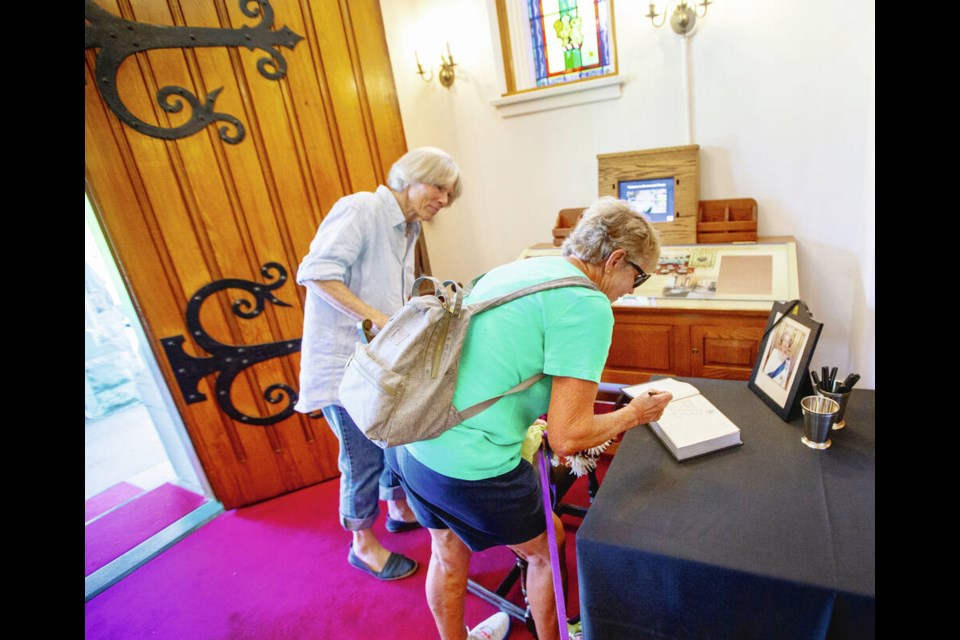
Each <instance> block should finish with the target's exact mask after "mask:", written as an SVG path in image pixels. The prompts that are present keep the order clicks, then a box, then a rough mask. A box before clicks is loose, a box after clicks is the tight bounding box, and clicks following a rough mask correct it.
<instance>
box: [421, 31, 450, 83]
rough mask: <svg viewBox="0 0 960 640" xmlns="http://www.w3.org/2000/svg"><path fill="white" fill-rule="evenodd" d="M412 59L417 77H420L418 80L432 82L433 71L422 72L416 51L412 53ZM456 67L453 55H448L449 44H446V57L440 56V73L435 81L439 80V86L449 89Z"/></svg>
mask: <svg viewBox="0 0 960 640" xmlns="http://www.w3.org/2000/svg"><path fill="white" fill-rule="evenodd" d="M413 56H414V58H416V60H417V75H419V76H420V79H421V80H423V81H424V82H430V81H431V80H433V69H429V70H428V71H424V70H423V65H421V64H420V56H419V55H418V54H417V52H416V51H414V52H413ZM455 66H457V65H456V63H454V61H453V54H452V53H450V43H449V42H448V43H447V55H446V56H444V55H443V54H442V53H441V54H440V73H438V74H437V79H438V80H440V84H442V85H443V86H445V87H449V86H450V85H452V84H453V81H454V73H453V68H454V67H455Z"/></svg>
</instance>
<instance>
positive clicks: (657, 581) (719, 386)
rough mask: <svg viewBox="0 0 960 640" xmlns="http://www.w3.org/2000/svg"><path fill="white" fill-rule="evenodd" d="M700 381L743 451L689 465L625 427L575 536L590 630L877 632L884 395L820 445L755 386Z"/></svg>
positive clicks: (746, 637)
mask: <svg viewBox="0 0 960 640" xmlns="http://www.w3.org/2000/svg"><path fill="white" fill-rule="evenodd" d="M689 382H691V383H692V384H694V385H695V386H696V387H697V388H699V389H700V391H701V393H703V395H704V396H706V397H707V398H708V399H709V400H710V401H711V402H713V403H714V404H715V405H716V406H717V408H718V409H720V410H721V411H723V413H724V414H726V415H727V417H729V418H730V419H731V420H733V421H734V422H735V423H736V424H737V425H738V426H739V427H740V429H741V432H742V437H743V446H741V447H736V448H734V449H728V450H725V451H718V452H715V453H711V454H709V455H707V456H703V457H701V458H695V459H692V460H687V461H685V462H682V463H678V462H676V461H675V460H674V459H673V458H672V457H671V455H670V454H669V453H668V452H667V450H666V448H665V447H664V446H663V445H662V444H661V443H660V441H659V440H658V439H657V438H656V436H654V435H653V433H651V432H650V430H649V428H647V427H646V426H641V427H637V428H636V429H633V430H631V431H628V432H627V433H626V434H625V436H624V438H623V441H622V442H621V444H620V447H619V449H618V450H617V454H616V456H614V459H613V462H612V463H611V465H610V468H609V469H608V471H607V473H606V475H605V476H604V479H603V483H602V484H601V485H600V489H599V492H598V493H597V496H596V499H595V500H594V501H593V503H592V504H591V505H590V509H589V511H588V512H587V515H586V518H585V519H584V521H583V524H582V525H581V526H580V529H579V530H578V531H577V538H576V551H577V567H578V576H579V578H578V579H579V591H580V614H581V619H582V620H583V630H584V637H585V638H601V639H602V640H619V639H624V640H641V639H643V638H657V639H661V638H713V639H717V640H723V639H729V640H751V639H756V640H768V639H770V638H792V639H802V640H808V639H816V640H821V639H823V638H828V637H829V638H831V639H844V638H850V639H851V640H864V639H869V638H873V637H875V635H876V620H875V614H876V560H875V548H876V513H875V481H876V397H875V392H874V391H868V390H860V389H855V390H854V391H853V394H852V396H851V398H850V403H849V405H848V407H847V414H846V417H847V422H848V426H847V427H846V428H845V429H842V430H840V431H835V432H833V434H832V436H831V440H832V441H833V445H832V446H831V447H830V448H829V449H825V450H822V451H817V450H814V449H810V448H808V447H806V446H805V445H803V444H802V443H801V441H800V436H801V435H802V419H795V420H793V421H791V422H789V423H786V422H784V421H783V420H781V419H780V418H779V417H778V416H777V415H776V414H774V413H773V412H772V411H770V409H769V408H768V407H767V406H766V405H765V404H764V403H763V401H762V400H761V399H760V398H759V397H757V396H756V395H755V394H753V393H751V392H750V391H749V390H748V389H747V386H746V384H745V383H742V382H733V381H727V380H708V379H702V378H701V379H692V380H689Z"/></svg>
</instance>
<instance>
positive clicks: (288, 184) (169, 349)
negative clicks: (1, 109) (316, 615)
mask: <svg viewBox="0 0 960 640" xmlns="http://www.w3.org/2000/svg"><path fill="white" fill-rule="evenodd" d="M95 2H96V4H97V5H98V6H99V7H101V8H102V9H103V10H105V11H106V12H108V13H110V14H112V15H113V16H119V17H121V18H123V19H126V20H129V21H131V23H135V24H132V25H130V26H129V30H130V31H131V32H133V33H141V32H146V31H147V29H146V28H143V27H141V26H139V25H146V24H152V25H165V26H167V27H171V26H172V27H190V28H194V29H196V31H197V33H200V31H201V29H200V28H202V27H211V28H220V29H229V30H239V29H241V28H242V27H244V26H245V25H247V26H255V25H257V24H260V23H261V21H262V20H263V19H264V17H265V15H266V16H269V15H270V13H271V12H270V8H272V18H273V23H272V27H271V28H270V30H271V31H278V30H280V29H282V28H284V27H286V28H288V29H289V30H291V31H292V32H293V33H295V34H297V35H299V36H302V37H303V39H302V40H299V41H298V42H296V43H295V44H294V46H293V47H292V48H289V47H286V48H284V47H276V51H277V52H279V54H280V55H281V56H282V57H283V61H284V62H285V65H286V70H285V73H284V74H282V77H281V78H280V79H270V78H267V77H264V75H263V74H262V73H261V71H260V70H259V69H258V62H259V61H261V59H264V58H267V57H268V56H267V54H265V53H264V52H263V51H260V50H253V51H251V50H248V49H247V48H245V47H242V46H241V47H237V46H203V47H176V48H154V49H150V50H147V51H141V52H138V53H135V54H134V55H131V56H130V57H128V58H126V59H125V61H124V62H123V63H122V64H121V65H120V66H119V68H118V70H117V72H116V76H115V78H107V81H112V82H115V83H116V85H115V86H116V87H117V89H118V93H119V96H120V98H121V99H122V102H123V104H124V106H125V107H126V108H127V109H128V110H129V111H130V112H131V113H132V114H133V116H135V117H136V118H137V119H139V120H141V121H143V122H145V123H147V124H148V125H151V126H155V127H163V128H170V127H179V126H181V125H183V123H184V122H186V121H187V120H188V117H189V115H190V114H189V113H188V112H189V111H190V109H189V107H187V108H184V109H182V111H181V112H180V113H168V112H167V111H166V110H165V109H164V108H162V106H161V105H160V104H159V103H158V99H157V92H158V90H159V89H161V88H162V87H167V86H176V87H181V88H183V89H185V90H186V91H187V92H190V93H192V94H193V95H194V96H199V97H200V102H203V100H204V97H205V96H208V94H211V93H212V92H214V91H215V90H216V89H217V88H218V87H222V90H220V91H219V93H218V94H217V96H216V100H215V109H214V111H215V112H217V113H226V114H230V115H232V116H233V117H235V118H236V119H237V120H238V121H239V122H240V123H241V124H242V125H243V127H244V129H245V135H244V136H243V138H242V140H240V141H239V142H237V143H236V144H229V143H227V142H225V141H224V140H223V139H221V137H220V134H219V133H218V127H220V126H224V125H225V123H222V122H220V123H217V124H215V125H212V126H206V127H204V128H202V129H201V130H200V131H198V132H196V133H194V134H192V135H189V136H187V137H182V138H177V139H166V138H163V137H154V136H152V135H147V134H145V133H141V132H140V131H138V130H137V129H135V128H134V127H133V126H129V125H127V124H124V123H123V122H121V120H120V118H119V117H118V115H115V112H114V111H111V109H110V108H109V107H108V103H107V102H106V101H105V98H104V91H103V90H101V87H99V86H98V82H97V80H98V79H99V80H102V77H103V76H104V75H107V74H105V73H101V77H100V78H98V75H97V73H98V71H102V69H101V70H98V69H97V66H96V65H97V57H96V54H97V52H98V51H100V49H101V48H104V47H99V48H97V47H93V48H86V49H85V58H84V59H85V67H84V71H85V94H84V106H85V113H84V135H85V138H84V143H85V186H86V191H87V194H88V196H89V197H90V200H91V202H92V203H93V206H94V209H95V211H96V213H97V217H98V220H99V222H100V224H101V226H102V228H103V231H104V234H105V236H106V238H107V241H108V243H109V245H110V248H111V251H112V252H113V256H114V259H115V260H116V262H117V264H118V267H119V270H120V272H121V274H122V275H123V277H124V280H125V283H126V286H127V288H128V291H129V293H130V296H131V298H132V300H133V301H134V305H135V306H136V308H137V310H138V312H139V314H140V318H141V321H142V323H143V326H144V330H145V332H146V334H147V336H148V338H149V340H150V347H151V348H152V349H153V352H154V354H155V356H156V358H157V361H158V363H159V366H160V368H161V371H162V373H163V375H164V378H165V380H166V383H167V385H168V386H169V388H170V390H171V393H172V395H173V397H174V399H175V401H176V403H177V408H178V410H179V411H180V414H181V416H182V417H183V421H184V423H185V424H186V427H187V431H188V433H189V436H190V439H191V440H192V442H193V445H194V447H195V449H196V452H197V455H198V457H199V459H200V461H201V463H202V465H203V468H204V471H205V473H206V475H207V478H208V479H209V481H210V485H211V487H212V488H213V491H214V493H215V494H216V497H217V499H218V500H220V502H222V503H223V505H224V507H225V508H227V509H232V508H235V507H239V506H243V505H247V504H251V503H254V502H258V501H261V500H264V499H267V498H271V497H273V496H277V495H280V494H283V493H286V492H289V491H293V490H295V489H298V488H301V487H304V486H308V485H311V484H314V483H317V482H320V481H323V480H326V479H329V478H332V477H335V476H336V475H337V467H336V456H337V446H338V445H337V441H336V439H335V438H334V437H333V435H332V434H331V433H330V431H329V429H328V428H327V426H326V425H325V424H324V422H323V419H322V418H321V419H319V420H315V419H308V418H306V417H305V416H302V415H300V414H296V413H292V415H289V416H288V417H284V418H282V419H279V420H275V418H276V416H279V415H283V413H284V412H285V411H287V412H289V411H290V410H289V408H288V407H289V406H291V400H292V399H293V398H292V397H290V396H291V394H292V395H294V396H295V394H296V389H297V387H298V382H297V377H298V372H299V341H300V338H301V336H302V324H303V298H304V291H303V289H302V288H301V287H299V286H297V285H296V283H295V281H294V279H295V274H296V268H297V265H298V264H299V262H300V260H301V259H302V257H303V256H304V255H305V254H306V252H307V250H308V247H309V244H310V241H311V239H312V238H313V236H314V234H315V233H316V229H317V227H318V226H319V224H320V221H321V219H322V218H323V216H324V215H325V214H326V212H327V211H329V209H330V207H331V205H333V203H334V202H336V200H337V199H338V198H340V197H341V196H343V195H345V194H348V193H352V192H354V191H359V190H368V191H372V190H374V189H375V188H376V186H377V185H378V184H382V183H383V182H384V181H385V179H386V173H387V171H388V169H389V167H390V165H391V164H392V163H393V161H394V160H396V159H397V158H398V157H399V156H401V155H402V154H403V153H404V152H405V151H406V143H405V140H404V133H403V127H402V123H401V120H400V113H399V107H398V104H397V100H396V93H395V89H394V82H393V75H392V72H391V67H390V60H389V57H388V53H387V47H386V39H385V37H384V31H383V24H382V18H381V15H380V8H379V4H378V2H377V0H349V2H348V0H339V1H338V0H321V1H310V2H308V1H306V0H299V1H297V0H271V2H270V4H269V8H268V9H267V11H266V12H264V11H262V7H259V6H258V5H257V4H256V3H254V2H248V1H246V0H243V1H242V2H240V1H238V0H170V1H164V2H159V1H157V0H95ZM241 7H247V8H248V9H250V8H254V9H258V10H259V16H257V15H254V16H251V15H245V14H244V12H243V11H242V10H241ZM90 14H91V11H90V9H89V8H88V11H87V17H88V20H87V24H86V25H85V27H88V26H89V25H90V24H91V20H90ZM88 33H89V31H88ZM195 36H196V34H194V33H191V34H190V37H191V38H193V37H195ZM104 37H115V34H114V33H111V34H110V35H109V36H104ZM196 37H198V36H196ZM139 44H141V45H142V42H141V43H139ZM270 64H273V65H277V64H282V63H279V62H278V60H277V59H276V58H273V60H272V62H271V63H270ZM276 69H277V67H276V66H274V67H273V70H274V71H276ZM267 70H268V71H270V70H271V67H270V66H269V65H268V66H267ZM107 93H109V91H108V92H107ZM226 126H227V128H228V130H229V134H230V135H233V136H236V133H237V130H236V128H233V127H231V126H230V125H226ZM142 129H143V127H141V130H142ZM424 262H425V255H423V256H421V264H424ZM271 263H275V264H276V265H277V266H270V267H265V265H269V264H271ZM284 273H285V279H284V276H283V274H284ZM236 281H245V282H247V283H251V284H248V285H240V286H229V285H235V284H236ZM221 286H226V288H225V289H223V290H219V291H215V290H216V289H217V288H218V287H221ZM245 287H246V288H245ZM205 289H207V290H209V291H206V290H205ZM255 289H259V293H261V294H263V293H264V292H265V291H269V294H271V295H273V296H275V301H273V302H271V301H269V300H266V301H265V302H262V304H263V309H262V311H260V312H257V311H256V307H257V304H259V303H261V301H258V299H257V297H256V296H257V292H256V291H255ZM206 293H210V295H209V297H205V294H206ZM198 294H200V295H198ZM268 297H269V296H268ZM191 300H193V302H194V303H195V304H197V305H198V306H199V308H197V309H193V308H192V307H190V306H189V305H190V302H191ZM237 301H243V302H239V303H238V302H237ZM237 304H238V306H235V305H237ZM284 305H288V306H284ZM191 312H192V313H194V314H195V317H194V320H195V321H196V324H194V325H192V326H188V324H189V323H188V316H189V315H190V313H191ZM198 326H199V329H198V328H197V327H198ZM210 341H213V342H212V344H215V345H223V346H224V347H225V348H226V349H227V351H226V352H225V354H220V355H219V356H218V358H219V359H218V358H215V357H213V354H211V352H210V351H209V350H208V349H207V347H210V344H211V342H210ZM245 345H246V346H248V347H249V348H248V349H245ZM257 345H261V346H262V345H273V346H275V347H277V348H279V349H281V351H282V350H283V349H284V348H286V349H287V351H286V352H281V353H280V354H279V355H277V356H275V357H270V358H268V359H265V360H263V361H261V362H259V363H257V362H256V360H255V359H254V361H253V362H251V363H249V364H250V366H246V364H248V363H245V364H244V367H240V368H237V367H239V365H238V364H237V358H239V359H245V358H246V355H247V354H248V353H253V352H254V351H257V350H258V349H259V348H260V347H257ZM177 353H180V354H181V361H180V362H179V363H177V364H176V365H174V364H172V362H173V361H174V360H176V358H174V355H176V354H177ZM231 354H232V355H231ZM171 358H173V360H172V359H171ZM228 361H229V362H228ZM186 364H189V365H190V366H189V367H188V366H185V365H186ZM174 366H176V367H177V371H175V370H174ZM191 367H193V368H192V369H191ZM205 367H206V368H207V369H204V368H205ZM187 369H190V370H191V371H192V372H193V375H194V378H195V379H194V380H193V381H191V380H189V379H186V378H185V374H184V370H187ZM197 371H200V372H201V373H197ZM204 371H205V372H206V373H204ZM228 372H234V373H236V377H235V378H234V379H233V381H232V384H229V385H225V384H224V385H222V386H218V381H219V382H221V383H222V382H223V381H224V380H227V378H229V377H230V375H233V374H232V373H231V374H229V375H228ZM178 376H179V377H178ZM278 385H280V386H278ZM283 385H285V386H286V387H287V388H289V390H290V392H289V393H285V392H284V391H283V388H284V387H283ZM226 407H229V408H231V411H228V410H227V409H226Z"/></svg>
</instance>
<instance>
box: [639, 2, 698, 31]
mask: <svg viewBox="0 0 960 640" xmlns="http://www.w3.org/2000/svg"><path fill="white" fill-rule="evenodd" d="M710 4H712V2H711V0H703V1H702V2H700V4H698V5H696V6H691V5H689V4H687V0H680V1H679V2H677V5H676V6H675V7H674V9H673V14H672V15H671V16H670V28H671V29H673V31H674V32H675V33H678V34H680V35H681V36H686V35H687V34H688V33H690V32H691V31H693V27H694V25H696V24H697V18H698V17H700V18H705V17H706V16H707V6H708V5H710ZM700 9H703V13H700ZM659 16H660V14H659V13H657V11H656V5H655V4H654V3H653V2H651V3H650V13H648V14H647V15H646V17H647V18H650V22H652V23H653V26H655V27H657V28H659V27H662V26H663V25H664V23H665V22H666V21H667V7H666V6H665V7H664V10H663V17H662V18H661V19H660V23H659V24H658V23H657V17H659Z"/></svg>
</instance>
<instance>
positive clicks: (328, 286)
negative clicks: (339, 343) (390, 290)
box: [304, 280, 390, 330]
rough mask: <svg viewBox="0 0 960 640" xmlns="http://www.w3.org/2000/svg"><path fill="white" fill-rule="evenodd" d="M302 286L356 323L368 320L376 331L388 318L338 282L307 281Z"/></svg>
mask: <svg viewBox="0 0 960 640" xmlns="http://www.w3.org/2000/svg"><path fill="white" fill-rule="evenodd" d="M304 286H305V287H306V288H307V290H308V291H310V292H312V293H315V294H317V295H318V296H320V297H321V298H323V299H324V300H325V301H326V302H327V304H329V305H330V306H331V307H333V308H334V309H337V310H338V311H340V312H341V313H344V314H346V315H348V316H350V317H351V318H354V319H356V320H357V321H358V322H359V321H360V320H364V319H366V318H370V320H372V321H373V324H374V325H375V326H376V328H377V330H380V329H382V328H383V325H385V324H386V323H387V320H389V319H390V316H388V315H386V314H385V313H383V312H381V311H379V310H378V309H374V308H373V307H371V306H370V305H368V304H367V303H366V302H364V301H363V300H361V299H360V298H358V297H357V296H356V295H354V293H353V292H352V291H350V289H348V288H347V285H345V284H343V283H342V282H340V281H339V280H307V281H306V282H305V283H304Z"/></svg>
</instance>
